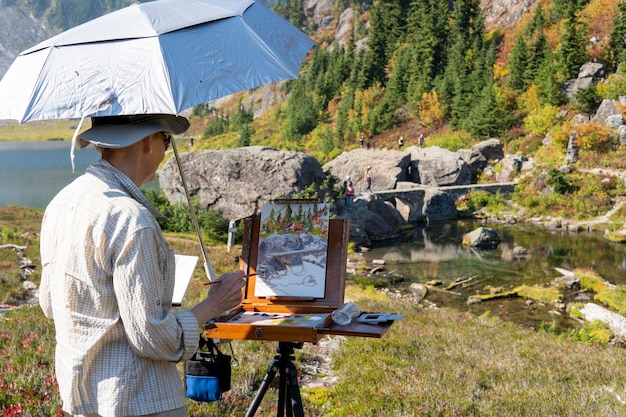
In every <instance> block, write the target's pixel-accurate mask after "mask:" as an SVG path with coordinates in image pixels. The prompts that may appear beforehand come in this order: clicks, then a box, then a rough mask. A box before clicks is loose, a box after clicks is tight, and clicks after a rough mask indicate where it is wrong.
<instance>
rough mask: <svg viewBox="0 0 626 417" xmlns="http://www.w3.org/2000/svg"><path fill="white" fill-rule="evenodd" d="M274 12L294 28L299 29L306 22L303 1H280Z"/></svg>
mask: <svg viewBox="0 0 626 417" xmlns="http://www.w3.org/2000/svg"><path fill="white" fill-rule="evenodd" d="M274 10H275V11H276V13H278V14H279V15H281V16H282V17H283V18H284V19H285V20H287V21H288V22H289V23H291V24H292V25H294V26H295V27H298V28H301V27H302V26H303V25H304V23H305V22H306V15H305V13H304V0H284V1H280V2H278V3H277V4H276V7H275V8H274Z"/></svg>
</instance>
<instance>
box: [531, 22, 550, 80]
mask: <svg viewBox="0 0 626 417" xmlns="http://www.w3.org/2000/svg"><path fill="white" fill-rule="evenodd" d="M547 59H549V60H550V61H551V62H554V55H553V54H552V48H551V47H550V44H549V43H548V39H547V38H546V35H545V34H544V33H543V32H540V33H538V34H536V36H535V41H534V42H532V43H531V45H530V60H529V62H528V67H527V71H528V74H527V79H528V80H531V81H532V80H534V79H535V77H536V76H537V74H538V72H539V67H540V66H541V64H542V63H543V62H544V61H545V60H547Z"/></svg>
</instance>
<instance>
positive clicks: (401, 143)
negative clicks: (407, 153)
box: [398, 136, 404, 149]
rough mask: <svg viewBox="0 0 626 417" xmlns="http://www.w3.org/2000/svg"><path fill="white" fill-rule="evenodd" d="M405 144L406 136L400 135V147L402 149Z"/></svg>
mask: <svg viewBox="0 0 626 417" xmlns="http://www.w3.org/2000/svg"><path fill="white" fill-rule="evenodd" d="M403 146H404V136H400V139H398V149H402V147H403Z"/></svg>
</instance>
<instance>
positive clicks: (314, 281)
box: [254, 202, 330, 298]
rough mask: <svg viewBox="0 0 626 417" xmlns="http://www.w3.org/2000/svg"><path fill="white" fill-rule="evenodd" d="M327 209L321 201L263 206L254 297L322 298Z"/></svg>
mask: <svg viewBox="0 0 626 417" xmlns="http://www.w3.org/2000/svg"><path fill="white" fill-rule="evenodd" d="M329 212H330V207H329V205H328V204H323V203H309V202H304V203H303V202H293V203H292V202H287V203H275V204H266V205H264V206H263V209H262V211H261V229H260V233H259V250H258V261H257V268H256V272H257V277H256V285H255V289H254V295H255V296H257V297H308V298H324V291H325V279H326V257H327V248H328V216H329Z"/></svg>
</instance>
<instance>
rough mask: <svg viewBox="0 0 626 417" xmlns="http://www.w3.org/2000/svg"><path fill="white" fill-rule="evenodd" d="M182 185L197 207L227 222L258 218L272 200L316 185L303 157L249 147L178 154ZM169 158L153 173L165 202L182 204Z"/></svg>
mask: <svg viewBox="0 0 626 417" xmlns="http://www.w3.org/2000/svg"><path fill="white" fill-rule="evenodd" d="M180 159H181V163H182V166H183V170H184V172H185V176H186V178H187V185H188V188H189V192H190V194H191V195H192V196H194V197H196V198H198V201H199V204H200V207H203V208H212V209H214V210H216V211H218V212H219V213H220V214H222V216H224V218H226V219H228V220H238V219H241V218H244V217H248V216H251V215H255V214H261V208H262V207H263V205H264V204H266V203H268V202H269V201H271V200H273V199H276V198H278V197H284V196H288V195H290V194H292V193H294V192H298V191H302V190H304V189H305V188H307V187H308V186H310V185H311V184H321V183H322V182H323V180H324V173H323V171H322V167H321V166H320V164H319V162H318V161H317V160H316V159H315V158H313V157H312V156H309V155H307V154H305V153H301V152H287V151H278V150H276V149H272V148H268V147H261V146H249V147H245V148H238V149H227V150H217V151H200V152H194V153H183V154H181V155H180ZM175 162H176V161H175V159H174V158H170V159H169V160H168V161H167V162H166V163H165V165H164V166H163V168H162V169H161V171H160V172H159V186H160V187H161V189H162V190H163V192H164V193H165V196H166V197H167V199H168V200H169V201H170V202H171V203H177V202H185V201H186V198H185V190H184V188H183V185H182V180H181V177H180V174H179V172H178V167H177V166H176V163H175Z"/></svg>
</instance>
